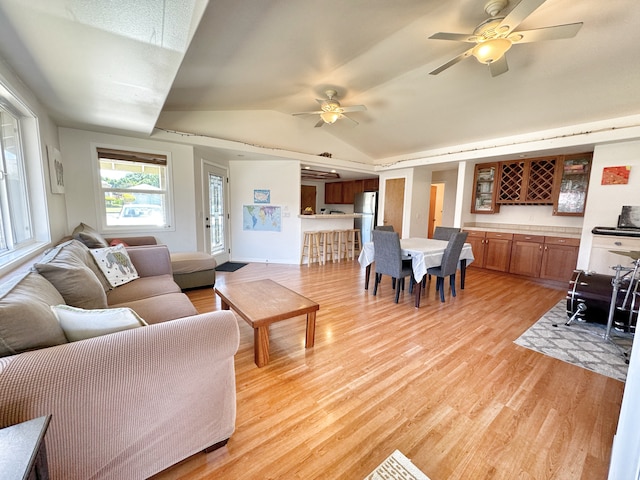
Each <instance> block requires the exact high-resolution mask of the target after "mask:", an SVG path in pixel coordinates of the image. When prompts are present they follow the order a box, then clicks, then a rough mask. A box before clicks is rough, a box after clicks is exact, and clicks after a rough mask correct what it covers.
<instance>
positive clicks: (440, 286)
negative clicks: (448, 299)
mask: <svg viewBox="0 0 640 480" xmlns="http://www.w3.org/2000/svg"><path fill="white" fill-rule="evenodd" d="M438 290H439V291H440V301H441V302H444V277H438V279H437V280H436V291H438Z"/></svg>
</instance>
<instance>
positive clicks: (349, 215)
mask: <svg viewBox="0 0 640 480" xmlns="http://www.w3.org/2000/svg"><path fill="white" fill-rule="evenodd" d="M298 217H299V218H307V219H309V220H327V219H332V220H335V219H337V218H362V214H361V213H331V214H328V213H327V214H324V215H322V214H320V215H298Z"/></svg>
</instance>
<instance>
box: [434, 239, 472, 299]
mask: <svg viewBox="0 0 640 480" xmlns="http://www.w3.org/2000/svg"><path fill="white" fill-rule="evenodd" d="M468 234H469V233H468V232H459V233H454V234H453V235H452V236H451V237H450V238H449V243H447V247H446V248H445V249H444V253H443V254H442V262H441V263H440V266H438V267H431V268H427V273H428V274H429V275H434V276H435V277H437V278H436V292H440V301H441V302H444V279H445V277H449V285H450V286H451V295H452V296H454V297H455V296H456V270H457V269H458V261H459V260H460V252H462V247H463V246H464V242H465V241H466V240H467V235H468Z"/></svg>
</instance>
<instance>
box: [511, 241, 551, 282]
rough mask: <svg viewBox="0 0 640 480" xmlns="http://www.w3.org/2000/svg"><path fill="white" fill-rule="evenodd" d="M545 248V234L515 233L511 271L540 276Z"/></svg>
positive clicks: (517, 273)
mask: <svg viewBox="0 0 640 480" xmlns="http://www.w3.org/2000/svg"><path fill="white" fill-rule="evenodd" d="M543 249H544V235H522V234H514V235H513V245H512V247H511V262H510V263H509V273H515V274H516V275H526V276H527V277H536V278H537V277H539V276H540V266H541V265H542V253H543Z"/></svg>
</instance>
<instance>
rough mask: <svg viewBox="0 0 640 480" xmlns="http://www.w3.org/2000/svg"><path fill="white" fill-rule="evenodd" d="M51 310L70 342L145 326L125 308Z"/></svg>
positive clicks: (63, 306)
mask: <svg viewBox="0 0 640 480" xmlns="http://www.w3.org/2000/svg"><path fill="white" fill-rule="evenodd" d="M51 310H52V311H53V313H54V314H55V316H56V317H57V318H58V322H60V326H61V327H62V330H63V331H64V334H65V336H66V337H67V340H69V341H70V342H76V341H78V340H84V339H85V338H92V337H99V336H100V335H106V334H108V333H114V332H120V331H122V330H129V329H132V328H138V327H144V326H146V325H147V322H145V321H144V320H143V319H142V318H140V317H139V316H138V314H137V313H136V312H134V311H133V310H131V309H130V308H126V307H124V308H107V309H96V310H83V309H82V308H75V307H70V306H68V305H52V306H51Z"/></svg>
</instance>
